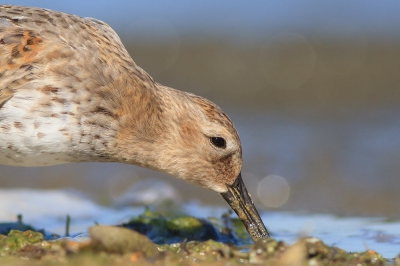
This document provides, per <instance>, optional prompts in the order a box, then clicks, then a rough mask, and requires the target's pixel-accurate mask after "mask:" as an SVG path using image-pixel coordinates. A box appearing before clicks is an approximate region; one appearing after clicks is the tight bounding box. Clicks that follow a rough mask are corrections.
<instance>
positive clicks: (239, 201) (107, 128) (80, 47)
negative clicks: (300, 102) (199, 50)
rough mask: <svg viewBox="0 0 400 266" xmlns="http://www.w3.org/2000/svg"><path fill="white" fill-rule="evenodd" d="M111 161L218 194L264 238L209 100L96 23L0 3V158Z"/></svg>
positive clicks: (230, 140)
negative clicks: (172, 84)
mask: <svg viewBox="0 0 400 266" xmlns="http://www.w3.org/2000/svg"><path fill="white" fill-rule="evenodd" d="M77 162H119V163H127V164H134V165H139V166H143V167H147V168H150V169H154V170H157V171H160V172H164V173H166V174H169V175H172V176H175V177H177V178H179V179H182V180H185V181H187V182H189V183H192V184H196V185H199V186H201V187H204V188H208V189H211V190H214V191H216V192H217V193H220V194H221V195H222V197H223V198H224V199H225V200H226V201H227V202H228V203H229V205H230V206H231V207H232V209H233V210H234V211H235V212H236V213H237V215H238V216H239V218H240V219H241V220H242V221H243V223H244V225H245V227H246V229H247V230H248V232H249V234H250V236H251V238H252V239H253V240H254V241H256V240H259V239H263V238H267V237H269V235H268V232H267V230H266V228H265V226H264V224H263V222H262V220H261V218H260V216H259V214H258V212H257V210H256V208H255V206H254V204H253V201H252V200H251V198H250V195H249V193H248V192H247V190H246V187H245V185H244V183H243V180H242V177H241V168H242V149H241V143H240V139H239V135H238V133H237V131H236V129H235V127H234V125H233V123H232V122H231V120H230V119H229V118H228V116H227V115H226V114H225V113H224V112H223V111H222V110H221V109H220V108H219V107H218V106H217V105H216V104H214V103H212V102H211V101H209V100H207V99H205V98H202V97H199V96H196V95H194V94H191V93H188V92H183V91H179V90H175V89H172V88H169V87H166V86H163V85H161V84H159V83H157V82H156V81H155V80H154V79H153V78H152V77H151V76H150V75H149V74H147V73H146V72H145V71H144V70H143V69H142V68H140V67H139V66H138V65H136V64H135V62H134V61H133V60H132V58H131V56H130V55H129V54H128V52H127V51H126V49H125V47H124V45H123V44H122V42H121V40H120V38H119V37H118V35H117V34H116V33H115V31H114V30H113V29H112V28H111V27H110V26H108V25H107V24H106V23H104V22H102V21H100V20H96V19H93V18H82V17H78V16H75V15H70V14H66V13H62V12H56V11H51V10H47V9H41V8H33V7H22V6H11V5H1V6H0V164H5V165H14V166H47V165H55V164H65V163H77Z"/></svg>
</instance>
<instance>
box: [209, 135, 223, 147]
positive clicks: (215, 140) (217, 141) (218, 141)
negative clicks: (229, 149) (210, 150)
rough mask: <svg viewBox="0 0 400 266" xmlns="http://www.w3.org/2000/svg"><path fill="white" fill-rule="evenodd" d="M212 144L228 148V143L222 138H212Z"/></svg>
mask: <svg viewBox="0 0 400 266" xmlns="http://www.w3.org/2000/svg"><path fill="white" fill-rule="evenodd" d="M210 139H211V143H212V144H214V145H215V146H216V147H218V148H225V147H226V142H225V140H224V139H223V138H221V137H211V138H210Z"/></svg>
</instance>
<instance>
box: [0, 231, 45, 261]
mask: <svg viewBox="0 0 400 266" xmlns="http://www.w3.org/2000/svg"><path fill="white" fill-rule="evenodd" d="M41 241H43V235H42V234H41V233H39V232H33V231H31V230H27V231H25V232H22V231H18V230H11V231H10V232H9V234H8V235H7V236H5V235H0V256H4V255H6V254H12V253H14V252H16V251H17V250H19V249H21V248H23V247H25V246H27V245H32V244H35V243H39V242H41Z"/></svg>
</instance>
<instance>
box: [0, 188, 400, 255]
mask: <svg viewBox="0 0 400 266" xmlns="http://www.w3.org/2000/svg"><path fill="white" fill-rule="evenodd" d="M27 199H29V204H28V201H27ZM10 202H12V203H13V204H12V205H11V204H10ZM0 209H2V210H4V211H2V212H1V213H0V221H1V222H6V221H15V220H16V215H17V214H23V222H24V223H26V224H30V225H32V226H34V227H36V228H44V229H45V230H46V231H48V232H51V233H57V234H60V235H63V234H64V233H65V221H66V219H65V218H66V214H69V215H70V217H71V221H72V222H71V229H70V233H71V235H76V234H79V233H85V232H86V231H87V229H88V227H89V226H91V225H93V224H94V223H98V224H110V225H113V224H119V223H121V222H124V221H127V219H129V218H131V217H134V216H137V215H139V214H140V213H142V212H143V211H144V207H125V208H122V209H121V208H120V209H115V208H111V207H103V206H100V205H98V204H96V203H94V202H93V201H92V200H90V199H89V198H87V197H86V196H84V195H83V194H79V193H77V192H76V191H66V190H50V191H41V190H26V189H24V190H0ZM182 209H183V211H184V212H186V213H187V214H189V215H193V216H196V217H203V218H204V217H208V216H215V217H220V216H221V215H222V214H223V213H224V212H226V211H227V210H228V207H226V208H222V207H212V206H206V205H201V204H199V203H196V202H190V203H187V204H184V205H182ZM261 216H262V219H263V221H264V222H265V224H266V225H267V227H268V229H269V231H270V232H271V235H272V237H273V238H275V239H277V240H283V241H286V242H288V243H293V242H294V241H295V240H296V239H297V238H298V237H301V236H314V237H318V238H321V239H322V240H323V241H324V242H325V243H327V244H329V245H336V246H338V247H340V248H343V249H345V250H346V251H354V252H356V251H365V250H366V249H372V250H375V251H376V252H378V253H380V254H381V255H382V256H384V257H386V258H393V257H395V256H396V255H397V254H399V253H400V220H397V221H390V222H389V221H387V220H386V219H385V218H378V217H375V218H369V217H336V216H333V215H321V214H309V213H296V212H262V213H261Z"/></svg>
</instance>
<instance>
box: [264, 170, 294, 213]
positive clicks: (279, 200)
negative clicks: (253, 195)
mask: <svg viewBox="0 0 400 266" xmlns="http://www.w3.org/2000/svg"><path fill="white" fill-rule="evenodd" d="M257 196H258V198H259V199H260V201H261V202H262V203H263V204H264V205H265V206H267V207H272V208H278V207H280V206H282V205H283V204H285V203H286V202H287V200H288V199H289V196H290V186H289V184H288V182H287V181H286V180H285V178H283V177H281V176H278V175H269V176H267V177H265V178H264V179H263V180H261V182H260V184H259V185H258V189H257Z"/></svg>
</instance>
